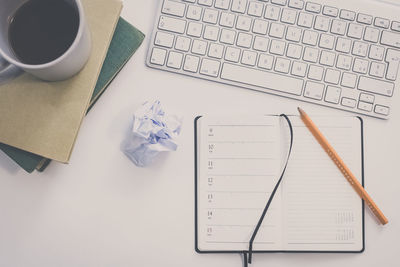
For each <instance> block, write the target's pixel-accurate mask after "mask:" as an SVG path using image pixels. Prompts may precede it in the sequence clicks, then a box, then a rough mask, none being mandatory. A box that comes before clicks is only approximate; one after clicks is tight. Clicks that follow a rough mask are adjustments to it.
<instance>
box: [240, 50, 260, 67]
mask: <svg viewBox="0 0 400 267" xmlns="http://www.w3.org/2000/svg"><path fill="white" fill-rule="evenodd" d="M256 60H257V53H256V52H253V51H248V50H245V51H243V55H242V64H244V65H248V66H255V65H256Z"/></svg>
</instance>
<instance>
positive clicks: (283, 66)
mask: <svg viewBox="0 0 400 267" xmlns="http://www.w3.org/2000/svg"><path fill="white" fill-rule="evenodd" d="M289 69H290V60H289V59H285V58H277V59H276V62H275V71H277V72H281V73H289Z"/></svg>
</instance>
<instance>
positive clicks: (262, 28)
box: [253, 19, 268, 35]
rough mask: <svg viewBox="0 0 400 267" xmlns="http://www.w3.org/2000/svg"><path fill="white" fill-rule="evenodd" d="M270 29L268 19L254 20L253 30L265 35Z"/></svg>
mask: <svg viewBox="0 0 400 267" xmlns="http://www.w3.org/2000/svg"><path fill="white" fill-rule="evenodd" d="M267 30H268V21H265V20H262V19H256V20H254V24H253V32H254V33H258V34H262V35H265V34H267Z"/></svg>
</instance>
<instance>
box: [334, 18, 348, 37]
mask: <svg viewBox="0 0 400 267" xmlns="http://www.w3.org/2000/svg"><path fill="white" fill-rule="evenodd" d="M346 29H347V23H346V22H344V21H342V20H338V19H334V20H333V21H332V27H331V33H334V34H339V35H345V33H346Z"/></svg>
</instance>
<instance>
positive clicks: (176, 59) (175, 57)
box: [167, 51, 183, 69]
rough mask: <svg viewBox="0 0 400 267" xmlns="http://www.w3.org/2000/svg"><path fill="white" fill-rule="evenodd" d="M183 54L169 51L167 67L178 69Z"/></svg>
mask: <svg viewBox="0 0 400 267" xmlns="http://www.w3.org/2000/svg"><path fill="white" fill-rule="evenodd" d="M182 58H183V54H181V53H178V52H174V51H171V52H169V55H168V61H167V67H170V68H173V69H180V68H181V66H182Z"/></svg>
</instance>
